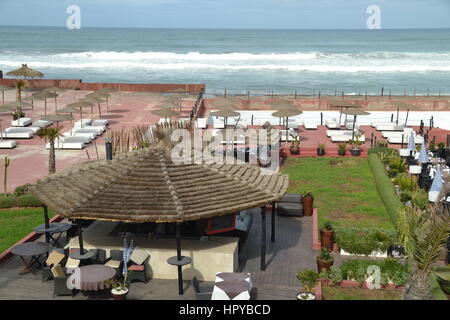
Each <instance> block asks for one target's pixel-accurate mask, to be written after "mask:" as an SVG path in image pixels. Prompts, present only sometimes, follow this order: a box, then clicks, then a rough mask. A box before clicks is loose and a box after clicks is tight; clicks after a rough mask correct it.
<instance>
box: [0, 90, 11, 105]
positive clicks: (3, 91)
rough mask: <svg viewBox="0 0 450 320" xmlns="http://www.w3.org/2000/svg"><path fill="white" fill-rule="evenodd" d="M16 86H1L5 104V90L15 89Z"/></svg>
mask: <svg viewBox="0 0 450 320" xmlns="http://www.w3.org/2000/svg"><path fill="white" fill-rule="evenodd" d="M14 89H15V88H14V87H8V86H0V91H1V92H2V103H3V104H5V91H10V90H14Z"/></svg>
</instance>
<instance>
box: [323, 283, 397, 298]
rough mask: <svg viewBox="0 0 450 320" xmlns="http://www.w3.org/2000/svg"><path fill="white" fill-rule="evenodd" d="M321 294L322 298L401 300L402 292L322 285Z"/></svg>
mask: <svg viewBox="0 0 450 320" xmlns="http://www.w3.org/2000/svg"><path fill="white" fill-rule="evenodd" d="M322 295H323V299H324V300H401V299H402V296H403V292H402V291H399V290H387V289H386V290H369V289H363V288H341V287H330V286H322Z"/></svg>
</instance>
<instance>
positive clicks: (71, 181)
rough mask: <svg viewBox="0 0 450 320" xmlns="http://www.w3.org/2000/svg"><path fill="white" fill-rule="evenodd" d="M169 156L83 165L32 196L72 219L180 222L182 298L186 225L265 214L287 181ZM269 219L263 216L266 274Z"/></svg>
mask: <svg viewBox="0 0 450 320" xmlns="http://www.w3.org/2000/svg"><path fill="white" fill-rule="evenodd" d="M170 154H171V147H170V148H168V147H166V146H162V145H157V146H152V147H149V148H145V149H140V150H135V151H131V152H128V153H124V154H121V155H119V156H117V157H116V158H115V159H113V160H109V161H107V160H97V161H90V162H85V163H80V164H77V165H75V166H73V167H72V168H68V169H64V170H62V171H60V172H58V173H55V174H53V175H51V176H49V177H46V178H44V179H42V180H39V181H38V182H37V183H36V184H34V185H32V186H30V192H31V193H32V194H34V195H35V196H36V197H37V198H38V199H39V200H40V201H42V202H43V203H44V204H45V205H46V206H48V207H49V208H51V209H52V210H54V211H55V212H58V214H60V215H61V216H63V217H64V218H68V219H90V220H104V221H120V222H133V223H145V222H156V223H162V222H167V223H176V226H177V235H176V249H177V255H176V256H175V257H171V258H169V260H168V263H170V264H172V265H175V266H177V268H178V281H179V282H178V283H179V294H183V282H182V266H183V265H186V264H188V263H190V262H191V258H190V257H184V256H182V255H181V223H182V222H186V221H195V220H199V219H207V218H212V217H218V216H224V215H227V214H230V213H235V212H240V211H242V210H248V209H251V208H258V207H261V208H265V206H266V205H268V204H273V203H274V202H276V201H279V200H280V199H281V198H282V197H283V196H284V194H285V193H286V190H287V188H288V185H289V178H288V176H287V175H284V174H280V173H273V174H267V173H266V172H264V169H262V168H259V167H257V166H253V165H231V164H212V165H211V164H209V165H208V164H195V163H194V162H191V163H184V164H177V163H174V162H173V161H172V158H171V156H170ZM199 204H201V205H199ZM265 216H266V215H265V211H264V209H263V210H262V216H261V217H262V219H261V224H262V225H261V227H262V230H263V232H262V243H261V267H264V265H263V261H264V260H263V259H264V257H265V251H264V249H265V241H266V239H265V228H266V225H265V221H266V220H265Z"/></svg>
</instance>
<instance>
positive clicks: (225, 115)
mask: <svg viewBox="0 0 450 320" xmlns="http://www.w3.org/2000/svg"><path fill="white" fill-rule="evenodd" d="M209 115H211V116H213V117H222V118H224V123H225V127H226V126H227V122H228V118H229V117H239V116H240V115H241V114H240V113H239V112H236V111H232V110H219V111H214V112H211V113H210V114H209Z"/></svg>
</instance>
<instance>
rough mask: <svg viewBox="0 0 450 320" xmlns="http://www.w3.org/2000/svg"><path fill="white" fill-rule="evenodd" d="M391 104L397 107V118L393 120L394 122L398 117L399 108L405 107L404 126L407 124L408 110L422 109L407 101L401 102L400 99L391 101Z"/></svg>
mask: <svg viewBox="0 0 450 320" xmlns="http://www.w3.org/2000/svg"><path fill="white" fill-rule="evenodd" d="M393 105H394V106H396V107H397V120H396V122H395V123H396V124H398V117H399V112H400V109H406V120H405V127H406V126H407V124H408V117H409V110H413V111H419V110H422V109H421V108H419V107H418V106H415V105H413V104H409V103H405V102H401V101H396V102H394V103H393Z"/></svg>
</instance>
